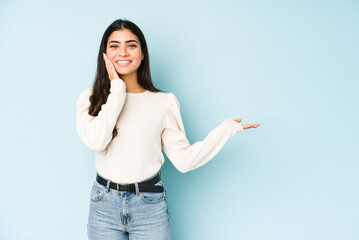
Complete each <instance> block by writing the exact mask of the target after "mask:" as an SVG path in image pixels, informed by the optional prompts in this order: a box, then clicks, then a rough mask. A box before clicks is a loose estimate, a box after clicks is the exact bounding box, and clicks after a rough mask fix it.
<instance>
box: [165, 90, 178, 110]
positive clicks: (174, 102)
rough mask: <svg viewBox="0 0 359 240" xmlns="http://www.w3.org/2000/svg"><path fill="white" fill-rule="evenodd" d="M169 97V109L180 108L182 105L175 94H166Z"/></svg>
mask: <svg viewBox="0 0 359 240" xmlns="http://www.w3.org/2000/svg"><path fill="white" fill-rule="evenodd" d="M166 96H167V106H168V107H169V108H179V107H180V103H179V101H178V99H177V97H176V95H175V94H174V93H166Z"/></svg>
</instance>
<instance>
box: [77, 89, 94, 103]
mask: <svg viewBox="0 0 359 240" xmlns="http://www.w3.org/2000/svg"><path fill="white" fill-rule="evenodd" d="M91 94H92V88H86V89H84V90H82V91H81V92H80V94H79V96H78V99H77V102H87V101H89V97H90V96H91Z"/></svg>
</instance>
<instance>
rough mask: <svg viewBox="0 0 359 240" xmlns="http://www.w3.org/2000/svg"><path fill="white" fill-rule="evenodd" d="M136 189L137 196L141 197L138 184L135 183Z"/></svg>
mask: <svg viewBox="0 0 359 240" xmlns="http://www.w3.org/2000/svg"><path fill="white" fill-rule="evenodd" d="M135 188H136V196H138V195H139V189H138V183H137V182H135Z"/></svg>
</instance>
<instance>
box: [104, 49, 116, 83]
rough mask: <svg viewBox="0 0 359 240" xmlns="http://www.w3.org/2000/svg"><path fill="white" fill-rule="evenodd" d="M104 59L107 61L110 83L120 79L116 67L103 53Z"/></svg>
mask: <svg viewBox="0 0 359 240" xmlns="http://www.w3.org/2000/svg"><path fill="white" fill-rule="evenodd" d="M103 59H104V60H105V65H106V69H107V73H108V77H109V79H110V81H112V80H114V79H117V78H120V77H119V76H118V74H117V72H116V69H115V66H113V63H112V62H111V61H110V60H109V59H108V58H107V56H106V53H103Z"/></svg>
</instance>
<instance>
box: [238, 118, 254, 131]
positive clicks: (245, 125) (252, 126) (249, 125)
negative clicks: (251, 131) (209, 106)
mask: <svg viewBox="0 0 359 240" xmlns="http://www.w3.org/2000/svg"><path fill="white" fill-rule="evenodd" d="M234 121H236V122H237V123H240V122H241V121H242V120H241V119H240V118H237V119H234ZM242 126H243V129H248V128H257V127H259V126H260V125H259V124H242Z"/></svg>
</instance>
